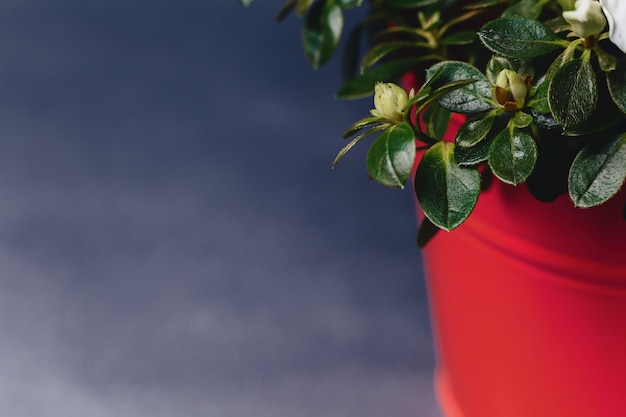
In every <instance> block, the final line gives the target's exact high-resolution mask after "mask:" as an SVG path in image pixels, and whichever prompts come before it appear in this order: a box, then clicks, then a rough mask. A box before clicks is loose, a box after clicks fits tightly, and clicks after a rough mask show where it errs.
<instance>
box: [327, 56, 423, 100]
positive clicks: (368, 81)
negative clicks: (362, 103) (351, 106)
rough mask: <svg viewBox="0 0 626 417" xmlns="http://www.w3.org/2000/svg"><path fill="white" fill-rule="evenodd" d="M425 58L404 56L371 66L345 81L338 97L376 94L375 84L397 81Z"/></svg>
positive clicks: (338, 92) (346, 97)
mask: <svg viewBox="0 0 626 417" xmlns="http://www.w3.org/2000/svg"><path fill="white" fill-rule="evenodd" d="M422 60H423V59H422V58H421V57H420V58H404V59H398V60H394V61H392V62H389V63H386V64H381V65H377V66H375V67H372V68H369V69H368V70H367V71H365V72H364V73H363V74H360V75H357V76H356V77H354V78H353V79H351V80H350V81H348V82H347V83H345V84H344V85H343V86H341V88H340V89H339V91H337V94H336V97H337V98H341V99H355V98H363V97H368V96H371V95H372V94H374V85H375V84H376V83H377V82H391V81H396V80H397V79H398V78H400V76H401V75H402V74H404V73H405V72H407V71H408V70H410V69H411V68H413V67H415V65H417V64H419V63H420V62H421V61H422Z"/></svg>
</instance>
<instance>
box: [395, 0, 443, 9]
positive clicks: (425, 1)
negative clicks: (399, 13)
mask: <svg viewBox="0 0 626 417" xmlns="http://www.w3.org/2000/svg"><path fill="white" fill-rule="evenodd" d="M439 1H440V0H386V1H385V6H387V7H392V8H394V9H413V8H417V7H424V6H429V5H431V4H435V3H437V2H439Z"/></svg>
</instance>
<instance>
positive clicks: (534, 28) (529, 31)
mask: <svg viewBox="0 0 626 417" xmlns="http://www.w3.org/2000/svg"><path fill="white" fill-rule="evenodd" d="M478 36H479V38H480V40H481V41H482V42H483V44H484V45H485V46H486V47H487V48H489V49H490V50H492V51H493V52H495V53H496V54H500V55H503V56H507V57H511V58H518V59H529V58H534V57H537V56H540V55H545V54H547V53H550V52H552V51H554V50H556V49H559V48H563V47H564V46H567V45H568V44H569V43H568V42H567V41H563V40H561V39H560V38H559V37H558V36H556V35H555V34H554V32H552V30H551V29H550V28H549V27H548V26H546V25H544V24H543V23H541V22H539V21H537V20H534V19H529V18H526V17H522V16H510V17H503V18H499V19H495V20H492V21H491V22H489V23H487V24H486V25H484V26H483V27H482V28H481V29H480V31H479V32H478Z"/></svg>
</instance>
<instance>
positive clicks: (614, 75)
mask: <svg viewBox="0 0 626 417" xmlns="http://www.w3.org/2000/svg"><path fill="white" fill-rule="evenodd" d="M606 81H607V85H608V87H609V93H610V94H611V98H612V99H613V102H614V103H615V104H616V105H617V107H618V108H619V109H620V110H621V111H623V112H624V113H626V68H624V66H623V65H622V66H620V67H618V68H617V69H616V70H615V71H611V72H609V73H608V74H607V75H606Z"/></svg>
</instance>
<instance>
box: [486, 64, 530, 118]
mask: <svg viewBox="0 0 626 417" xmlns="http://www.w3.org/2000/svg"><path fill="white" fill-rule="evenodd" d="M527 93H528V80H525V79H523V78H522V77H520V76H519V74H518V73H516V72H515V71H513V70H510V69H503V70H502V71H500V74H498V77H497V78H496V86H495V88H494V92H493V96H494V99H495V100H496V101H497V102H498V103H499V104H500V105H502V106H503V107H504V108H505V109H506V110H507V111H515V110H519V109H522V108H523V107H524V104H525V103H526V94H527Z"/></svg>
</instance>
